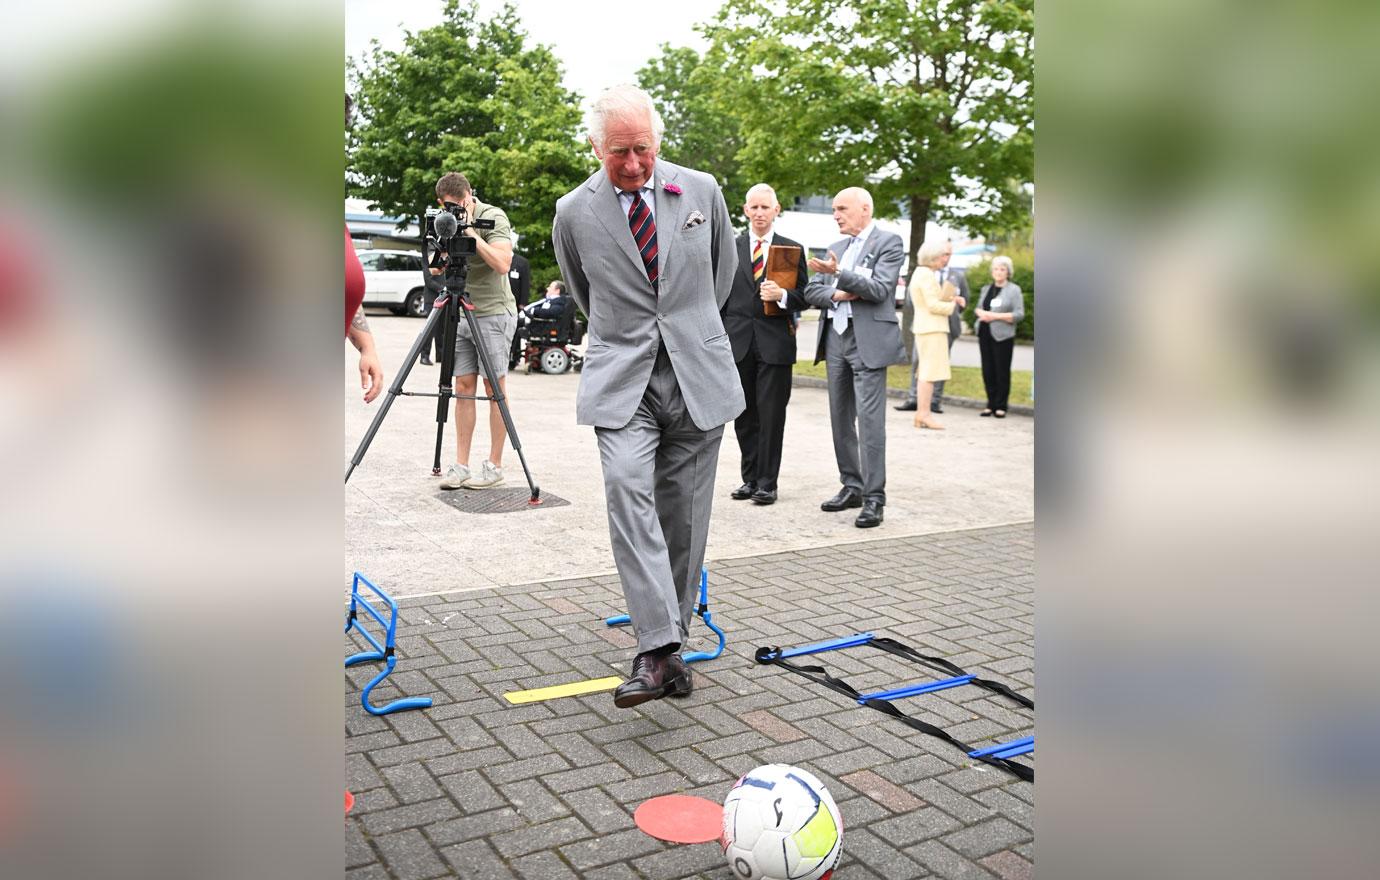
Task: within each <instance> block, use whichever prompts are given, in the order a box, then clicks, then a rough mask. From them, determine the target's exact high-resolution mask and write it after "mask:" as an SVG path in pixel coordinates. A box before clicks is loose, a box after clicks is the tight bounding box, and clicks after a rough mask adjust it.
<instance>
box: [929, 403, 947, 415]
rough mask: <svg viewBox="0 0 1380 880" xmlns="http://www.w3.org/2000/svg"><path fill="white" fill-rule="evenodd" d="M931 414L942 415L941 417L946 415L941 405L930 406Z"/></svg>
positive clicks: (933, 404)
mask: <svg viewBox="0 0 1380 880" xmlns="http://www.w3.org/2000/svg"><path fill="white" fill-rule="evenodd" d="M930 412H932V413H935V414H936V415H941V416H942V415H944V407H942V406H940V405H939V404H937V403H932V404H930Z"/></svg>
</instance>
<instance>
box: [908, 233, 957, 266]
mask: <svg viewBox="0 0 1380 880" xmlns="http://www.w3.org/2000/svg"><path fill="white" fill-rule="evenodd" d="M948 244H949V243H948V242H947V241H939V240H938V239H934V238H927V239H925V243H924V244H922V245H920V253H918V254H916V255H915V262H917V263H919V264H920V265H921V266H928V265H930V264H931V263H933V262H935V261H936V260H938V259H940V258H942V257H943V256H944V248H946V247H947V246H948Z"/></svg>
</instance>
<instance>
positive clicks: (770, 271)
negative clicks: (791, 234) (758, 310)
mask: <svg viewBox="0 0 1380 880" xmlns="http://www.w3.org/2000/svg"><path fill="white" fill-rule="evenodd" d="M799 268H800V248H798V247H796V246H794V245H785V244H774V245H772V246H771V247H770V248H768V249H767V279H768V280H770V281H774V282H776V285H777V286H778V287H780V288H782V289H784V290H799V289H800V286H801V285H800V278H799V277H798V276H797V274H796V270H797V269H799ZM762 312H763V313H764V314H766V315H784V314H787V312H786V310H785V309H783V308H781V307H780V306H779V305H777V304H776V303H774V302H767V301H766V300H763V301H762Z"/></svg>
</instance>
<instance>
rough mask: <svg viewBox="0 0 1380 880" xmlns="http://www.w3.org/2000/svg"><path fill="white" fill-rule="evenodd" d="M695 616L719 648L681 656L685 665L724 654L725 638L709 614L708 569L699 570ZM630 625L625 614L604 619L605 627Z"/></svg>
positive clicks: (630, 621)
mask: <svg viewBox="0 0 1380 880" xmlns="http://www.w3.org/2000/svg"><path fill="white" fill-rule="evenodd" d="M695 614H696V615H697V616H698V617H699V619H700V620H703V621H704V625H705V626H707V627H709V629H710V631H712V632H713V633H714V635H716V636H718V637H719V646H718V647H717V648H715V649H714V650H713V651H691V652H690V653H689V654H683V655H681V659H682V660H684V661H685V662H686V663H698V662H699V661H701V660H713V659H714V658H716V657H718V656H719V655H720V654H722V653H723V652H724V645H725V644H726V643H727V641H728V640H727V638H726V637H725V636H724V631H723V630H721V629H719V627H718V626H717V625H716V624H715V623H714V620H713V615H712V614H710V613H709V569H708V568H701V569H700V604H699V605H698V606H697V607H696V608H695ZM629 623H632V618H631V617H629V616H628V615H626V614H615V615H614V616H613V617H607V618H605V619H604V625H605V626H623V625H625V624H629Z"/></svg>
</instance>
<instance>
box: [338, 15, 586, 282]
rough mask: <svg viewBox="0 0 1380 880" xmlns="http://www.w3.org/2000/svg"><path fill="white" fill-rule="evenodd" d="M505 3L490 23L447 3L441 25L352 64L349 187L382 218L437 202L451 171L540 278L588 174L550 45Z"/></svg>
mask: <svg viewBox="0 0 1380 880" xmlns="http://www.w3.org/2000/svg"><path fill="white" fill-rule="evenodd" d="M526 38H527V35H526V33H525V32H524V31H523V30H522V28H521V22H520V21H519V19H518V16H517V12H516V10H515V9H514V8H513V6H512V4H511V3H509V4H507V5H505V6H504V7H503V9H502V10H500V11H499V12H497V13H496V14H495V15H494V16H493V18H491V19H490V20H488V21H486V22H481V21H479V16H478V6H477V4H476V3H475V2H474V0H470V2H468V3H463V4H462V3H461V2H460V0H448V2H447V3H446V6H445V10H444V13H443V16H442V21H441V23H440V24H438V25H436V26H434V27H430V28H427V29H425V30H422V31H419V32H417V33H409V34H408V35H407V37H406V39H405V40H404V45H403V49H402V50H401V51H399V52H391V51H384V50H382V49H381V48H379V46H378V45H377V44H375V45H374V47H373V49H372V52H371V53H370V55H369V56H368V57H367V58H366V59H364V60H363V61H362V62H360V63H358V64H356V63H354V62H351V63H350V65H349V72H350V75H351V78H352V80H353V81H354V83H355V91H356V93H357V94H356V100H357V101H358V106H359V116H360V118H359V121H358V122H356V124H355V128H354V131H353V132H352V133H351V135H350V138H349V144H348V151H347V152H348V162H347V166H346V168H347V176H346V190H347V192H349V193H351V194H352V195H356V196H359V197H361V198H364V199H368V200H369V202H370V203H371V204H372V205H373V206H374V208H375V209H377V210H381V211H383V212H384V213H387V214H395V215H401V216H404V217H415V216H417V214H419V213H421V212H422V211H423V210H425V209H426V208H427V207H429V206H433V205H435V204H436V194H435V185H436V180H437V178H439V177H440V176H441V175H442V174H443V173H445V172H447V171H460V172H462V173H463V174H464V175H465V176H466V177H468V178H469V179H470V182H471V184H473V186H474V188H475V190H476V191H477V192H478V193H479V194H480V196H481V197H482V198H483V200H484V201H486V202H489V203H491V204H494V205H497V206H499V207H500V208H502V209H503V210H504V211H505V212H507V214H508V218H509V219H510V220H511V221H512V223H513V228H514V230H515V231H516V232H517V233H518V235H519V236H520V239H521V240H520V243H519V250H520V251H521V252H522V253H523V254H525V255H526V256H527V258H528V259H529V260H530V261H531V263H532V274H533V280H534V283H536V284H541V283H543V281H544V279H548V278H554V277H556V276H557V273H558V272H559V270H558V268H557V266H556V258H555V255H554V253H553V252H552V250H551V223H552V219H553V218H554V216H555V212H556V200H557V199H558V198H560V197H561V196H562V195H564V194H565V193H567V192H569V191H570V190H571V189H573V188H574V187H575V186H576V185H577V184H579V183H580V181H582V180H584V179H585V178H586V177H587V176H589V174H590V172H591V171H592V170H593V167H594V166H593V160H592V159H591V158H590V157H589V154H588V151H587V150H586V149H584V148H583V147H582V142H581V141H580V140H579V136H578V133H579V125H580V111H579V104H580V99H579V96H578V95H576V94H575V93H573V92H570V91H568V90H566V89H565V88H564V87H562V85H561V68H560V64H559V62H557V61H556V58H555V56H554V55H552V53H551V50H550V49H549V48H547V47H546V46H542V45H535V46H531V47H528V46H527V45H526Z"/></svg>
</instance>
